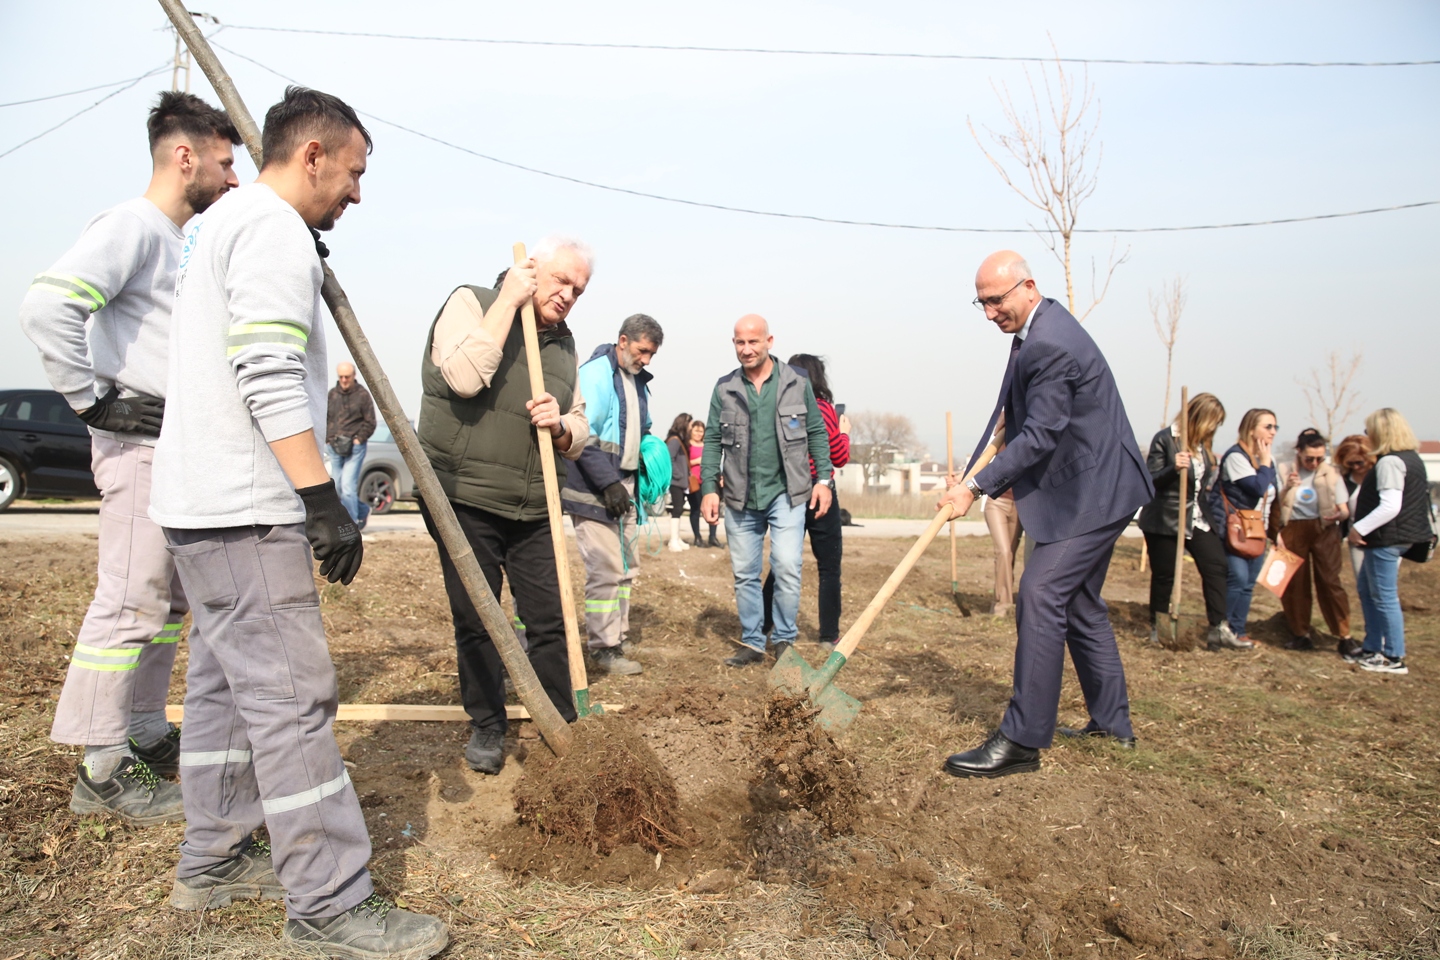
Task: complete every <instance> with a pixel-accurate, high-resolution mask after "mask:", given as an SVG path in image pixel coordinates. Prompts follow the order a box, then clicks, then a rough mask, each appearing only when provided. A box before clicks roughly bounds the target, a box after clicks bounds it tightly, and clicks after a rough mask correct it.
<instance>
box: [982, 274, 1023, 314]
mask: <svg viewBox="0 0 1440 960" xmlns="http://www.w3.org/2000/svg"><path fill="white" fill-rule="evenodd" d="M1024 283H1025V281H1024V280H1021V281H1020V282H1019V283H1017V284H1015V286H1013V287H1011V288H1010V289H1009V290H1006V291H1005V292H1004V293H1002V294H1000V296H998V297H983V298H982V297H976V298H975V299H974V300H971V301H970V302H971V303H973V304H975V309H976V310H984V309H985V308H986V307H994V308H995V309H997V310H998V309H999V308H1000V304H1002V303H1004V302H1005V298H1006V297H1008V296H1010V294H1012V293H1014V292H1015V291H1016V290H1019V289H1020V287H1021V286H1022V285H1024Z"/></svg>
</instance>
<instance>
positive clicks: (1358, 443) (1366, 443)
mask: <svg viewBox="0 0 1440 960" xmlns="http://www.w3.org/2000/svg"><path fill="white" fill-rule="evenodd" d="M1374 466H1375V455H1374V454H1372V453H1371V452H1370V438H1369V437H1367V436H1365V434H1363V433H1352V434H1350V436H1348V437H1346V438H1345V439H1344V440H1341V441H1340V442H1339V443H1338V444H1336V445H1335V468H1336V469H1337V470H1339V471H1340V476H1341V479H1343V480H1344V481H1345V503H1346V504H1347V506H1348V504H1349V503H1350V498H1351V497H1352V496H1354V495H1355V491H1356V490H1358V489H1360V484H1361V483H1362V482H1364V480H1365V475H1366V474H1367V473H1369V472H1370V471H1371V470H1372V469H1373V468H1374ZM1338 527H1339V532H1340V539H1341V540H1342V541H1346V543H1345V549H1346V550H1348V551H1349V552H1350V572H1351V573H1352V574H1354V575H1355V579H1356V580H1359V579H1360V562H1361V561H1362V560H1364V559H1365V551H1364V550H1362V549H1360V548H1359V547H1357V546H1354V545H1352V544H1351V543H1349V542H1348V541H1349V539H1350V517H1349V516H1346V518H1345V519H1343V520H1341V521H1340V523H1339V524H1338ZM1359 649H1360V644H1359V643H1358V642H1355V641H1352V642H1351V643H1350V644H1348V645H1346V644H1342V645H1341V649H1340V654H1341V655H1342V656H1344V655H1345V654H1353V653H1356V652H1357V651H1359Z"/></svg>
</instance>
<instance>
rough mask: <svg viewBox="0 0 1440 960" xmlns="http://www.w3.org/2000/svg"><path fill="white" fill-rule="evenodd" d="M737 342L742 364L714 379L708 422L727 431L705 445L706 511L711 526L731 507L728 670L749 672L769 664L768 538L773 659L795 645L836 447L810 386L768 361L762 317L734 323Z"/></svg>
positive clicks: (714, 434) (828, 496)
mask: <svg viewBox="0 0 1440 960" xmlns="http://www.w3.org/2000/svg"><path fill="white" fill-rule="evenodd" d="M731 342H732V345H733V346H734V348H735V358H736V359H737V360H739V361H740V366H739V367H738V368H736V369H735V370H732V371H731V372H729V373H727V374H725V376H723V377H721V378H720V379H719V380H718V381H716V383H715V390H714V392H713V393H712V394H711V395H710V422H711V423H718V424H719V425H720V429H719V430H712V431H711V432H710V435H709V436H708V437H707V438H706V440H705V452H704V457H703V460H702V462H701V465H700V489H701V491H702V492H703V493H704V497H703V499H702V500H701V503H700V509H701V512H702V513H704V514H705V522H706V523H712V524H713V523H718V522H719V520H720V498H721V496H722V494H723V496H724V498H725V501H726V503H725V505H726V507H728V508H729V509H728V510H727V511H726V513H725V539H726V540H727V541H728V542H729V544H730V569H731V573H732V574H733V575H734V577H735V606H736V609H737V611H738V612H739V614H740V629H741V636H740V649H739V650H738V651H736V652H735V654H734V655H733V656H730V657H727V658H726V660H725V665H726V666H729V667H748V666H752V665H754V664H757V663H763V662H764V661H765V631H764V625H765V599H764V596H763V594H764V590H763V588H762V586H761V582H760V573H761V571H762V570H763V569H764V560H765V557H764V554H765V537H766V534H767V533H768V534H769V537H770V568H771V569H772V570H773V571H774V572H775V586H776V591H775V607H774V609H775V636H774V637H773V638H772V639H773V642H774V645H775V653H776V655H777V656H783V655H784V652H785V651H784V647H783V646H781V645H782V644H786V643H794V642H795V635H796V627H795V615H796V614H797V613H798V612H799V608H800V561H801V555H802V553H803V552H804V550H805V516H806V511H807V504H808V509H810V510H813V511H814V512H815V516H816V517H823V516H824V515H825V513H826V511H827V510H829V509H830V499H831V495H832V493H833V491H832V490H831V489H830V482H829V481H830V441H829V437H828V436H827V435H826V433H825V421H824V420H823V419H821V417H820V408H819V407H818V406H816V404H815V391H814V390H813V389H812V388H811V386H810V381H809V380H807V379H805V377H803V376H802V375H801V374H800V373H798V372H797V371H796V370H795V369H794V368H793V367H791V366H790V365H789V364H784V363H777V362H776V361H775V358H774V357H772V356H771V355H770V350H771V348H772V347H773V346H774V344H775V338H774V337H773V336H771V334H770V324H769V323H768V322H767V321H766V320H765V318H764V317H762V316H759V315H757V314H753V313H752V314H747V315H746V316H743V317H741V318H740V319H739V320H738V321H736V323H735V334H734V339H733V340H732V341H731ZM812 464H813V465H814V468H815V473H814V474H813V475H812V473H811V465H812ZM722 475H723V480H724V487H723V489H722V487H721V480H722Z"/></svg>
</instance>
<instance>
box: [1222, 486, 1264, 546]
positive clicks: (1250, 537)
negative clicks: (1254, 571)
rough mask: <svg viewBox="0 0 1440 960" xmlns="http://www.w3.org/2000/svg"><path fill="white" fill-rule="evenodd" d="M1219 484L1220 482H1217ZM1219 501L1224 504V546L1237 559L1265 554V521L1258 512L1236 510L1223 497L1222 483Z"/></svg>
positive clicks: (1227, 498)
mask: <svg viewBox="0 0 1440 960" xmlns="http://www.w3.org/2000/svg"><path fill="white" fill-rule="evenodd" d="M1217 482H1220V481H1217ZM1220 499H1221V501H1223V502H1224V504H1225V545H1226V546H1227V547H1229V548H1230V552H1231V553H1233V554H1235V555H1236V556H1239V557H1258V556H1260V554H1262V553H1264V552H1265V520H1264V518H1263V517H1261V516H1260V511H1259V510H1237V509H1235V507H1233V506H1231V504H1230V498H1229V497H1227V496H1226V495H1225V487H1224V485H1223V482H1221V486H1220Z"/></svg>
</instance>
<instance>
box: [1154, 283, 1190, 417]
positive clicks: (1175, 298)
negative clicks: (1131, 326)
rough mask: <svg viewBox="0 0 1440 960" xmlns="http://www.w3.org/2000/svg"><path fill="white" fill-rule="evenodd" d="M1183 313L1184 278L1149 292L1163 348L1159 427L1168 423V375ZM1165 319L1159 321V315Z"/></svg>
mask: <svg viewBox="0 0 1440 960" xmlns="http://www.w3.org/2000/svg"><path fill="white" fill-rule="evenodd" d="M1184 312H1185V278H1184V277H1176V278H1175V279H1174V280H1167V281H1166V282H1165V283H1164V284H1162V285H1161V287H1160V292H1159V293H1158V294H1157V293H1156V292H1155V291H1154V290H1151V291H1150V316H1151V317H1152V318H1154V320H1155V333H1156V334H1157V335H1158V336H1159V337H1160V343H1161V344H1163V345H1164V347H1165V403H1164V405H1163V406H1162V407H1161V408H1160V426H1162V427H1163V426H1165V424H1167V423H1169V422H1170V374H1171V373H1172V372H1173V370H1174V368H1175V341H1176V340H1177V339H1178V338H1179V336H1180V315H1181V314H1182V313H1184ZM1161 313H1164V314H1165V319H1163V320H1162V319H1160V314H1161Z"/></svg>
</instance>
